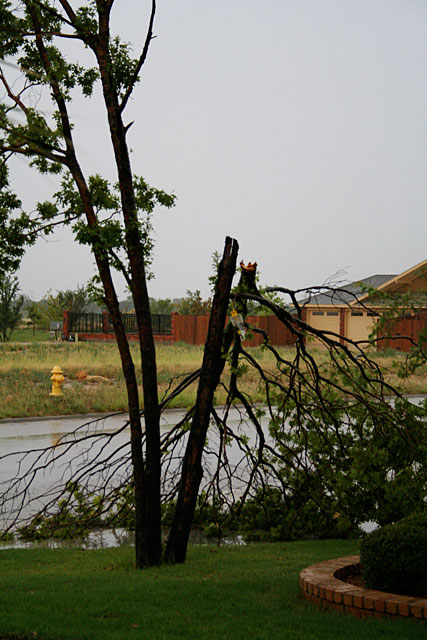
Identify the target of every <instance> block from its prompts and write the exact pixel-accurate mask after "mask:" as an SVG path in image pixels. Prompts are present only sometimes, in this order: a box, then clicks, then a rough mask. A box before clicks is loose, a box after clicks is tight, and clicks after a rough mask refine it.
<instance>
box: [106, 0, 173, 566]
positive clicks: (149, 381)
mask: <svg viewBox="0 0 427 640" xmlns="http://www.w3.org/2000/svg"><path fill="white" fill-rule="evenodd" d="M99 17H100V21H99V37H98V42H97V46H96V47H95V53H96V56H97V60H98V65H99V70H100V74H101V82H102V89H103V95H104V102H105V105H106V108H107V115H108V124H109V129H110V135H111V141H112V144H113V149H114V155H115V161H116V167H117V173H118V178H119V188H120V195H121V204H122V212H123V218H124V221H125V228H126V250H127V254H128V257H129V268H130V273H131V279H132V291H131V293H132V298H133V302H134V307H135V315H136V321H137V325H138V334H139V346H140V353H141V370H142V387H143V397H144V422H145V434H146V452H145V453H146V455H145V516H144V521H145V523H144V530H143V539H142V540H141V541H140V542H139V543H138V544H139V545H140V547H141V554H140V555H139V554H137V565H138V566H139V567H142V566H144V565H156V564H159V563H160V561H161V508H160V503H161V495H160V473H161V467H160V410H159V402H158V393H157V366H156V352H155V345H154V337H153V331H152V326H151V313H150V301H149V296H148V289H147V278H146V272H145V258H144V246H143V244H142V241H141V237H140V231H139V223H138V216H137V210H136V204H135V194H134V189H133V176H132V169H131V164H130V157H129V149H128V146H127V142H126V128H125V126H124V124H123V120H122V113H121V109H120V105H119V101H118V95H117V91H116V90H115V87H114V82H113V79H112V77H111V64H110V58H109V36H110V34H109V9H108V8H99Z"/></svg>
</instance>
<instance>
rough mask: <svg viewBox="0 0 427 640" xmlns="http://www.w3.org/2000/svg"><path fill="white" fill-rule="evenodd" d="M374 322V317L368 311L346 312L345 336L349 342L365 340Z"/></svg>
mask: <svg viewBox="0 0 427 640" xmlns="http://www.w3.org/2000/svg"><path fill="white" fill-rule="evenodd" d="M375 322H376V316H375V315H374V314H373V313H371V312H370V311H365V310H363V311H362V310H354V311H346V317H345V328H346V336H347V337H348V338H350V340H354V341H357V340H367V339H368V337H369V334H370V333H371V331H372V327H373V325H374V324H375Z"/></svg>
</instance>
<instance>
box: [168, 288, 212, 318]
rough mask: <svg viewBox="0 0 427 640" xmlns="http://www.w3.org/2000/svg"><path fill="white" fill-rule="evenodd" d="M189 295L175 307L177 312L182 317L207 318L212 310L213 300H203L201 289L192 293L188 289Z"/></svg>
mask: <svg viewBox="0 0 427 640" xmlns="http://www.w3.org/2000/svg"><path fill="white" fill-rule="evenodd" d="M186 293H187V295H186V297H185V298H181V300H180V301H179V302H178V303H177V304H176V305H175V311H177V312H178V313H179V314H180V315H182V316H205V315H207V314H208V313H209V312H210V310H211V308H212V300H211V298H208V299H207V300H203V298H202V295H201V293H200V291H199V289H196V290H195V291H190V290H189V289H187V291H186Z"/></svg>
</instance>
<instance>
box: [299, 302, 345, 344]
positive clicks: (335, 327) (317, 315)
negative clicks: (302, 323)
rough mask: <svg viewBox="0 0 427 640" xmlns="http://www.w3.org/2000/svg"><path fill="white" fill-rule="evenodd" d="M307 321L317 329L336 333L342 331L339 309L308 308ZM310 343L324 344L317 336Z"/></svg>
mask: <svg viewBox="0 0 427 640" xmlns="http://www.w3.org/2000/svg"><path fill="white" fill-rule="evenodd" d="M307 322H308V324H309V325H310V326H311V327H314V328H315V329H320V330H322V331H334V332H335V333H339V332H340V314H339V311H333V310H331V311H327V310H326V309H325V310H320V309H319V310H315V309H308V313H307ZM310 343H311V344H315V345H316V346H318V345H321V344H323V342H322V341H321V340H318V339H317V338H316V339H314V340H313V341H311V340H310Z"/></svg>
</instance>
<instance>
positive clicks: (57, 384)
mask: <svg viewBox="0 0 427 640" xmlns="http://www.w3.org/2000/svg"><path fill="white" fill-rule="evenodd" d="M51 374H52V375H51V377H50V379H51V380H52V393H50V394H49V395H51V396H62V391H61V385H62V383H63V382H64V380H65V378H64V376H63V371H62V369H61V367H58V365H56V366H55V367H53V369H52V371H51Z"/></svg>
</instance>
